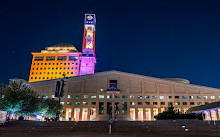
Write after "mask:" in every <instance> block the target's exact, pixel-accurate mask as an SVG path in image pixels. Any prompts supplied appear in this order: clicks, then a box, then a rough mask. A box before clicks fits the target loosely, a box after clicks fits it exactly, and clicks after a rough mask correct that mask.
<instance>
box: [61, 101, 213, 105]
mask: <svg viewBox="0 0 220 137" xmlns="http://www.w3.org/2000/svg"><path fill="white" fill-rule="evenodd" d="M82 103H83V105H88V104H89V103H88V102H86V101H83V102H82ZM151 103H152V105H158V102H144V105H151ZM196 103H197V105H202V102H196ZM208 103H209V102H205V104H208ZM61 104H63V105H64V102H61ZM67 105H72V102H67ZM75 105H80V102H77V101H76V102H75ZM91 105H96V102H91ZM130 105H131V106H133V105H135V102H130ZM137 105H143V102H138V103H137ZM160 105H166V103H165V102H160ZM167 105H173V102H168V104H167ZM175 105H180V102H175ZM182 105H188V102H182ZM189 105H195V102H189Z"/></svg>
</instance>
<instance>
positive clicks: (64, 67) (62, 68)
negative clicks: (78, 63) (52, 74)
mask: <svg viewBox="0 0 220 137" xmlns="http://www.w3.org/2000/svg"><path fill="white" fill-rule="evenodd" d="M34 69H35V68H32V70H34ZM46 69H48V70H50V69H52V70H54V69H55V68H53V67H52V68H50V67H48V68H46V67H45V68H44V70H46ZM58 69H59V68H58V67H56V70H58ZM62 69H64V70H65V69H66V67H63V68H62V67H60V70H62ZM67 69H68V70H69V69H70V68H69V67H67ZM71 69H74V68H73V67H72V68H71ZM75 69H76V70H77V67H75ZM36 70H43V68H36Z"/></svg>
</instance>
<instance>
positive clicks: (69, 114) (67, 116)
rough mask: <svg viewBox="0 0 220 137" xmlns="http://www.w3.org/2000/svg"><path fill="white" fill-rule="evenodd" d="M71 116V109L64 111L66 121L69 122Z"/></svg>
mask: <svg viewBox="0 0 220 137" xmlns="http://www.w3.org/2000/svg"><path fill="white" fill-rule="evenodd" d="M71 114H72V109H71V108H67V109H66V121H71Z"/></svg>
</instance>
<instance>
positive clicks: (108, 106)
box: [107, 102, 112, 115]
mask: <svg viewBox="0 0 220 137" xmlns="http://www.w3.org/2000/svg"><path fill="white" fill-rule="evenodd" d="M107 114H108V115H111V114H112V102H107Z"/></svg>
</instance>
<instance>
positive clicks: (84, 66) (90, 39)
mask: <svg viewBox="0 0 220 137" xmlns="http://www.w3.org/2000/svg"><path fill="white" fill-rule="evenodd" d="M95 23H96V17H95V14H85V20H84V34H83V44H82V56H81V65H80V75H86V74H93V73H94V71H95V64H96V56H95V31H96V30H95Z"/></svg>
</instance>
